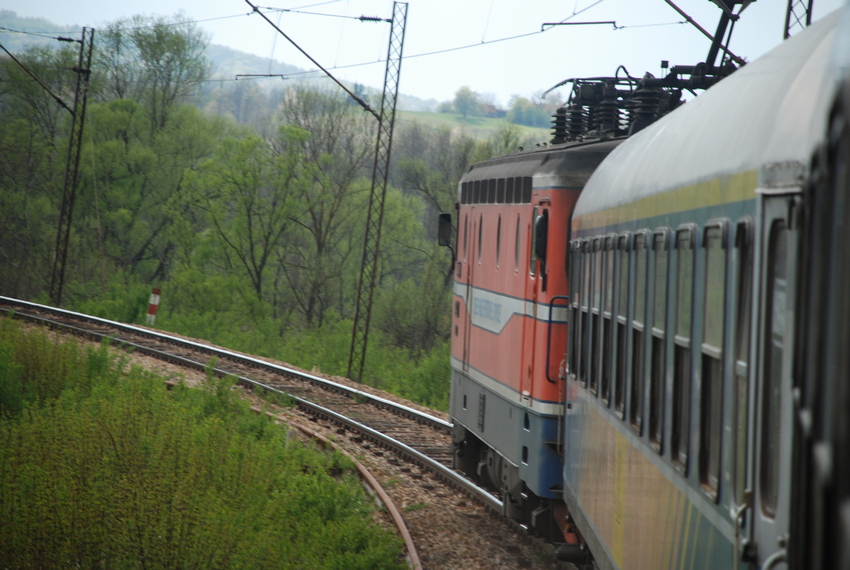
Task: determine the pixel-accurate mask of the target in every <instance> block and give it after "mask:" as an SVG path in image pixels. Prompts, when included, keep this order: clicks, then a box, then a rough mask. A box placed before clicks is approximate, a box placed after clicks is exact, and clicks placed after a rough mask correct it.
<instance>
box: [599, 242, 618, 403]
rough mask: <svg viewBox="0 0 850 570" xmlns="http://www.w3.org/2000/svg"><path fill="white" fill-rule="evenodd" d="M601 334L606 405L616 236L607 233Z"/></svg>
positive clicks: (601, 389) (601, 380) (602, 387)
mask: <svg viewBox="0 0 850 570" xmlns="http://www.w3.org/2000/svg"><path fill="white" fill-rule="evenodd" d="M602 243H603V246H602V266H603V267H602V307H601V314H602V330H601V331H600V333H601V334H602V340H601V341H600V344H601V347H602V348H601V360H602V361H601V363H600V370H599V393H600V397H601V398H602V402H603V403H604V404H605V406H606V407H610V406H611V366H612V364H611V362H612V360H613V358H614V356H613V354H612V352H611V348H612V347H613V346H614V339H613V336H612V335H613V334H614V326H613V322H614V273H615V270H614V267H615V251H616V247H617V236H616V235H615V234H608V235H607V236H605V237H604V238H603V240H602Z"/></svg>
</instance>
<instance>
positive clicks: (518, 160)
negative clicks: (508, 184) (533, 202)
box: [461, 137, 624, 187]
mask: <svg viewBox="0 0 850 570" xmlns="http://www.w3.org/2000/svg"><path fill="white" fill-rule="evenodd" d="M623 140H624V137H621V138H617V139H608V140H592V141H583V142H570V143H566V144H560V145H554V146H549V147H544V148H536V149H532V150H527V151H523V152H516V153H513V154H506V155H503V156H498V157H495V158H491V159H489V160H485V161H483V162H477V163H475V164H473V165H472V166H470V167H469V170H467V172H466V173H465V174H464V175H463V178H462V179H461V180H462V181H463V182H469V181H473V180H487V179H490V178H507V177H511V176H535V175H537V176H544V175H557V176H560V177H561V178H563V180H562V181H561V182H562V183H563V184H567V185H576V186H579V187H581V186H584V184H585V182H587V179H588V178H589V177H590V175H591V174H592V173H593V171H594V170H595V169H596V167H597V166H598V165H599V163H600V161H601V160H602V159H603V158H604V157H605V156H607V155H608V153H610V152H611V150H612V149H614V148H615V147H616V146H617V145H619V144H620V143H621V142H622V141H623Z"/></svg>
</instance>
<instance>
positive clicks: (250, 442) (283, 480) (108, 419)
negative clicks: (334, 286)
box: [0, 319, 404, 569]
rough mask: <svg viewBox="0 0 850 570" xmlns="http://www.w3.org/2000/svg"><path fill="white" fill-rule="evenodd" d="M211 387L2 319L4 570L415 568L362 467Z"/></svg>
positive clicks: (0, 515) (225, 383)
mask: <svg viewBox="0 0 850 570" xmlns="http://www.w3.org/2000/svg"><path fill="white" fill-rule="evenodd" d="M210 382H211V385H210V386H209V387H208V389H205V390H202V389H190V388H188V387H186V386H185V385H183V384H179V385H177V386H176V387H174V388H173V389H172V390H170V391H169V390H167V389H166V388H165V385H164V379H163V378H162V377H159V376H157V375H154V374H152V373H150V372H148V371H146V370H144V369H141V368H138V367H130V368H128V367H127V363H126V362H125V361H123V360H122V359H121V358H120V357H116V356H115V355H114V353H113V352H112V351H110V350H108V348H107V346H106V345H102V346H101V347H100V348H97V349H83V348H80V347H79V346H78V345H76V343H72V342H69V343H62V344H54V343H53V342H51V341H50V340H49V339H48V338H47V337H46V336H45V335H44V334H42V333H40V332H38V331H35V332H26V331H24V330H23V329H22V328H21V327H20V325H18V324H17V323H15V322H13V321H10V320H9V319H0V440H1V441H3V445H2V446H0V559H2V560H3V565H4V567H10V568H24V567H26V568H29V567H86V568H124V567H139V566H144V567H205V568H206V567H209V568H225V567H227V568H230V567H237V568H238V567H251V568H253V567H274V568H293V569H294V568H299V569H300V568H320V569H342V568H346V569H347V568H355V569H357V568H362V569H367V568H370V569H371V568H403V567H404V564H403V563H401V562H400V561H401V543H400V540H399V539H398V537H396V536H395V535H394V534H392V533H391V532H388V531H386V530H384V529H382V528H380V527H379V526H378V525H377V524H376V523H375V522H374V521H373V520H372V518H371V516H372V512H373V511H374V506H373V504H372V503H371V502H370V500H369V499H368V498H367V496H366V495H365V494H364V493H363V490H362V488H361V487H360V483H359V480H358V478H357V477H356V475H355V473H354V470H353V465H352V464H351V463H350V461H348V460H347V459H346V458H345V457H343V456H342V455H340V454H338V453H324V452H318V451H316V450H313V449H311V448H309V447H306V446H305V445H303V444H300V443H298V441H297V440H293V439H290V438H288V437H287V435H286V430H284V429H282V428H280V427H278V426H276V425H274V424H273V423H272V422H271V421H270V420H269V419H268V418H266V417H265V416H264V415H258V414H253V413H251V412H250V411H249V409H248V407H249V404H248V403H247V401H245V400H242V399H239V398H238V397H237V396H236V395H235V394H234V392H233V391H232V390H231V387H232V384H231V383H232V379H211V380H210Z"/></svg>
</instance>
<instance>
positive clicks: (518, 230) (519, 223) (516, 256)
mask: <svg viewBox="0 0 850 570" xmlns="http://www.w3.org/2000/svg"><path fill="white" fill-rule="evenodd" d="M521 237H522V218H521V217H520V216H517V217H516V252H515V253H514V259H515V264H514V271H515V272H516V273H519V252H520V243H521V239H520V238H521Z"/></svg>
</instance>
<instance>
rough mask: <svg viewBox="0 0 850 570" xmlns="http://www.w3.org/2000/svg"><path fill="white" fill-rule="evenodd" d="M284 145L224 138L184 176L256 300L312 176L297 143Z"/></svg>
mask: <svg viewBox="0 0 850 570" xmlns="http://www.w3.org/2000/svg"><path fill="white" fill-rule="evenodd" d="M281 131H282V132H281V136H282V137H283V138H286V139H289V140H290V141H298V140H303V139H305V138H306V137H307V133H305V132H304V131H301V130H299V129H295V128H293V127H283V128H282V129H281ZM286 147H287V150H286V152H285V153H284V154H282V155H279V154H276V153H275V152H274V150H273V149H272V147H271V146H270V145H269V144H268V143H267V142H266V141H264V140H262V139H260V138H259V137H257V136H248V137H245V138H243V139H234V138H227V139H224V140H223V141H222V142H221V144H220V145H219V146H218V148H217V149H216V152H215V154H214V155H213V156H212V157H210V158H208V159H205V160H204V161H203V162H202V163H201V164H200V165H199V167H198V169H197V171H196V172H190V173H188V174H187V176H186V187H187V189H188V190H189V192H190V194H191V195H192V198H193V202H194V203H195V204H196V205H197V206H198V207H200V208H201V209H202V210H203V211H204V213H205V214H206V217H207V220H208V221H209V223H210V226H211V230H212V232H213V234H214V235H215V238H216V240H217V241H218V242H219V243H220V244H221V254H222V257H223V258H224V259H225V261H226V267H227V269H228V270H237V269H241V271H244V273H245V274H246V275H247V277H248V279H249V281H250V283H251V286H252V287H253V289H254V293H255V294H256V296H257V299H258V300H260V301H262V300H263V287H264V283H265V281H266V273H267V270H268V268H269V264H270V263H271V262H272V261H274V260H275V255H276V253H277V250H278V248H279V247H280V246H281V242H282V240H283V238H284V235H285V233H286V231H287V230H288V229H289V227H290V226H291V224H292V223H293V220H294V219H296V218H297V216H298V214H299V212H298V207H299V205H298V204H297V197H298V196H299V195H300V194H301V193H302V192H303V188H304V186H306V185H309V177H310V176H311V173H310V172H309V171H308V170H307V168H308V167H307V166H306V165H304V163H303V162H302V160H301V156H300V155H299V154H298V150H297V145H295V144H289V145H286Z"/></svg>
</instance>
